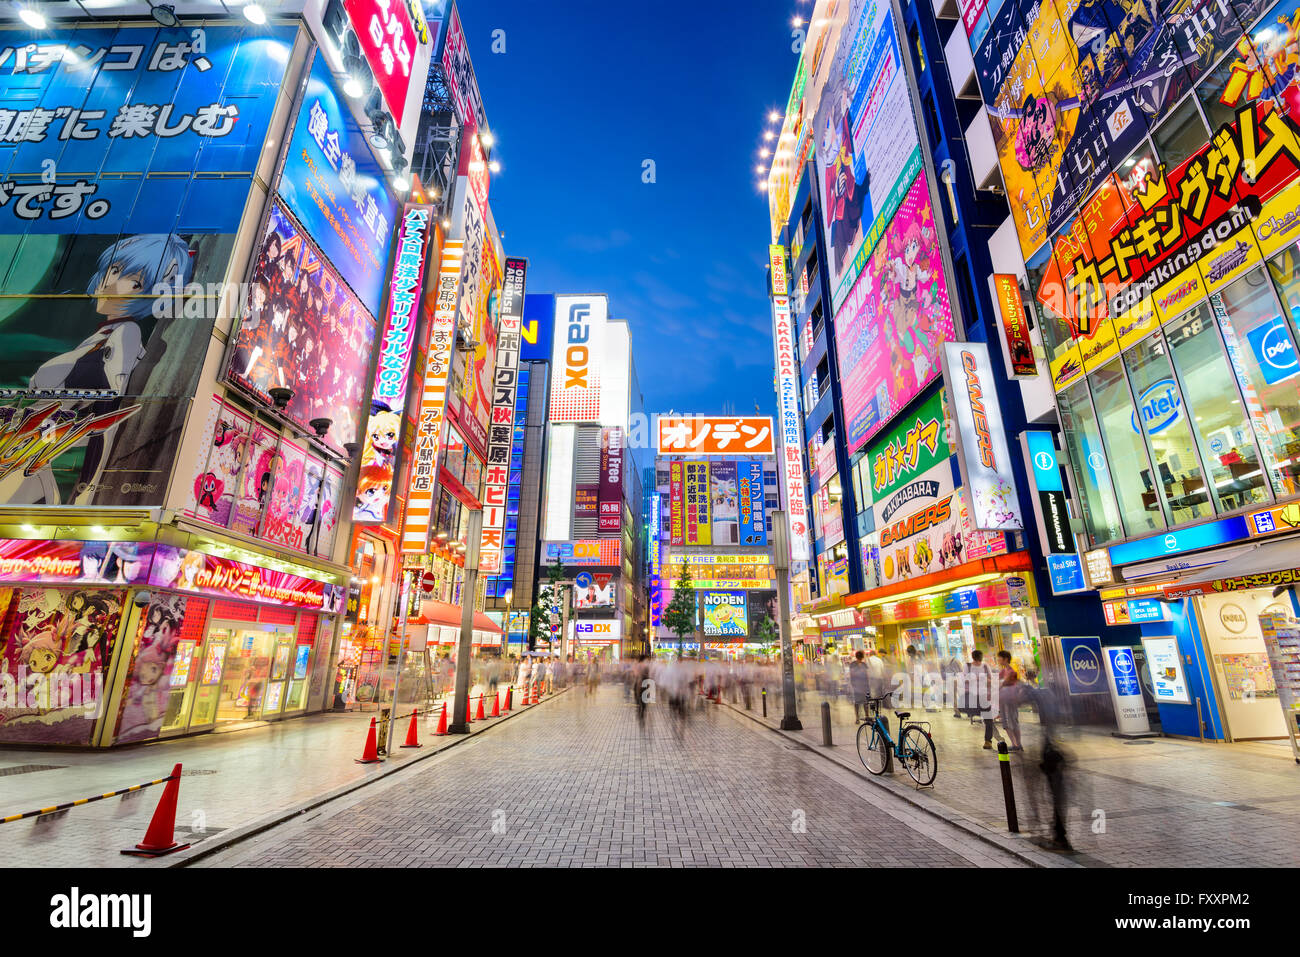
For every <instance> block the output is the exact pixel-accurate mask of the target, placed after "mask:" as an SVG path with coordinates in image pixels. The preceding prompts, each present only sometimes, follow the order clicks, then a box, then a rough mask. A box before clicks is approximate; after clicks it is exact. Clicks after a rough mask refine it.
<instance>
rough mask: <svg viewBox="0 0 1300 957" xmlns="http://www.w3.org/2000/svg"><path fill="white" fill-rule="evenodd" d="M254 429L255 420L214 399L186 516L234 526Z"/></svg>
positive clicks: (189, 486)
mask: <svg viewBox="0 0 1300 957" xmlns="http://www.w3.org/2000/svg"><path fill="white" fill-rule="evenodd" d="M252 427H253V421H252V419H251V418H249V417H248V416H247V415H246V414H244V413H243V412H241V411H240V410H238V409H236V408H235V407H234V406H232V405H229V404H227V403H226V402H225V401H224V400H223V399H222V398H221V397H220V396H218V395H214V396H213V397H212V401H211V402H209V403H208V417H207V422H206V423H205V425H204V431H203V446H202V450H203V451H201V452H200V457H199V459H198V461H197V463H196V464H195V467H194V473H193V480H192V481H191V482H190V484H189V485H188V486H186V491H187V492H188V493H189V501H188V503H187V505H186V508H185V514H186V515H191V516H193V517H194V518H201V519H203V520H204V521H207V522H212V523H213V524H214V525H220V526H222V527H223V528H224V527H227V526H229V525H230V522H231V519H232V518H233V516H234V510H235V495H236V493H237V491H238V487H239V474H240V470H241V469H242V468H243V466H244V456H245V453H246V452H247V451H248V439H249V435H250V434H251V431H252Z"/></svg>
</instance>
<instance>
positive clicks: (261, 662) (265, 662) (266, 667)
mask: <svg viewBox="0 0 1300 957" xmlns="http://www.w3.org/2000/svg"><path fill="white" fill-rule="evenodd" d="M264 629H265V630H264ZM273 629H274V626H271V625H262V626H254V627H244V628H237V629H235V631H234V636H233V639H232V641H231V642H230V645H229V647H228V648H227V650H226V661H225V667H224V672H223V674H222V676H221V684H220V693H219V696H218V700H217V721H250V720H254V719H256V718H259V717H261V709H262V697H263V694H264V693H265V691H266V686H267V682H268V679H269V678H270V676H271V664H272V660H273V658H274V655H275V645H276V634H275V631H274V630H273Z"/></svg>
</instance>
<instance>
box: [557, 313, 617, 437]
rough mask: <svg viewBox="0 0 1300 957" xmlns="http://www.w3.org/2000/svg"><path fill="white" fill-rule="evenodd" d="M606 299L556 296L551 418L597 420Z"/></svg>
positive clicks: (598, 416) (561, 420)
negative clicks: (599, 358) (600, 357)
mask: <svg viewBox="0 0 1300 957" xmlns="http://www.w3.org/2000/svg"><path fill="white" fill-rule="evenodd" d="M608 310H609V303H608V301H607V300H606V298H605V297H604V296H556V297H555V331H554V337H555V338H554V351H553V352H552V354H551V415H550V419H551V421H552V422H599V421H600V363H599V361H598V357H599V356H600V355H601V354H602V353H601V347H602V345H603V341H604V331H605V322H606V319H607V318H608Z"/></svg>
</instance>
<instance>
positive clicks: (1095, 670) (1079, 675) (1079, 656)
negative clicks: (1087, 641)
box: [1070, 645, 1101, 685]
mask: <svg viewBox="0 0 1300 957" xmlns="http://www.w3.org/2000/svg"><path fill="white" fill-rule="evenodd" d="M1070 671H1071V672H1072V673H1073V674H1074V680H1075V681H1077V682H1078V683H1079V684H1081V685H1095V684H1096V683H1097V679H1098V678H1100V677H1101V662H1099V661H1098V660H1097V656H1096V654H1094V653H1093V650H1092V649H1091V648H1089V647H1087V646H1086V645H1075V647H1074V650H1073V651H1071V652H1070Z"/></svg>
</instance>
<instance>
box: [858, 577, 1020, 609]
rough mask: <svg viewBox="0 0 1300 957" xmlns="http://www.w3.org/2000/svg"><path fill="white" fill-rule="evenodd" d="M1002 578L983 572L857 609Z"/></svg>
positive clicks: (956, 589)
mask: <svg viewBox="0 0 1300 957" xmlns="http://www.w3.org/2000/svg"><path fill="white" fill-rule="evenodd" d="M1002 577H1004V576H1003V574H1002V573H1001V572H985V573H984V574H982V575H974V576H972V577H970V578H963V579H961V580H960V581H955V582H944V583H943V584H942V585H931V586H929V587H928V588H916V589H913V590H912V591H905V592H902V593H901V594H898V595H889V596H888V597H886V598H872V599H870V600H868V601H864V602H860V603H859V604H858V607H859V608H870V607H872V606H873V605H889V604H893V603H894V602H900V601H908V600H910V599H913V598H922V597H925V596H926V595H939V594H946V593H947V592H954V591H961V590H962V589H964V588H971V587H973V586H975V585H982V584H984V583H985V582H990V581H994V580H996V579H999V578H1002Z"/></svg>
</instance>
